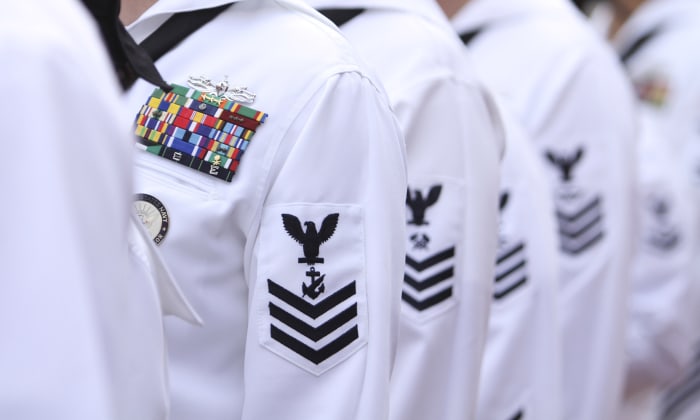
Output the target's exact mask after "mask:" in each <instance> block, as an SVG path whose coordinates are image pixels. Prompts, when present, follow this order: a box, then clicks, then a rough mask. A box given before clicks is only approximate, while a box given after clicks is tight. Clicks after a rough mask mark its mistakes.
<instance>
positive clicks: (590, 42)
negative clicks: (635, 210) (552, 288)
mask: <svg viewBox="0 0 700 420" xmlns="http://www.w3.org/2000/svg"><path fill="white" fill-rule="evenodd" d="M452 22H453V26H454V27H455V29H456V30H457V32H458V33H460V34H462V35H464V36H465V37H466V36H467V35H469V34H471V36H472V39H471V42H469V47H470V48H471V50H472V51H473V54H474V56H475V61H476V63H477V65H478V66H479V70H480V74H481V75H483V77H484V78H485V80H486V81H487V82H488V85H489V86H491V87H492V88H494V89H495V90H497V93H501V94H502V95H503V96H504V98H505V99H506V101H507V103H509V104H511V105H512V106H513V107H514V108H513V109H514V111H515V113H516V115H517V116H518V117H519V118H521V122H522V123H523V125H524V128H525V129H526V131H527V133H528V134H529V135H530V136H531V138H532V140H533V141H534V143H535V145H536V146H537V148H538V150H539V154H540V156H541V157H542V159H544V161H545V165H546V166H547V168H548V171H547V172H548V175H549V179H550V182H551V184H550V185H551V191H552V194H553V195H554V197H555V205H556V206H557V216H558V222H559V241H560V251H561V252H560V257H561V259H560V294H559V296H560V297H561V298H560V304H561V305H560V308H561V311H560V316H561V319H562V343H563V358H562V369H563V386H562V389H563V391H564V404H563V410H564V413H563V418H566V419H572V420H573V419H581V420H590V419H601V420H608V419H614V418H615V416H616V414H617V409H618V403H619V401H620V393H621V391H622V379H623V369H624V327H625V326H624V321H625V316H626V299H627V293H628V282H629V276H630V259H631V257H632V246H633V234H632V229H631V228H632V223H633V221H632V220H631V219H630V217H629V215H630V214H631V212H632V205H633V200H634V188H633V185H634V184H633V183H634V174H633V172H634V157H635V153H634V152H631V151H633V150H634V147H635V146H634V144H633V141H634V138H635V135H636V132H635V118H634V98H633V95H632V92H631V89H629V87H628V85H627V82H626V80H625V76H624V74H623V73H622V70H621V68H620V67H619V64H618V62H617V58H616V57H615V56H614V55H613V54H612V53H611V52H610V51H607V50H606V47H605V46H604V44H603V43H602V40H600V39H599V38H598V37H597V36H596V35H595V34H593V33H592V31H591V30H589V29H588V28H587V27H586V23H585V22H584V21H583V19H582V18H581V17H580V16H578V12H577V11H576V10H575V9H574V8H573V6H572V5H571V4H569V3H568V2H566V1H563V0H520V1H507V0H472V1H471V2H469V3H468V4H467V5H466V6H465V7H463V8H462V9H461V10H460V11H459V12H458V13H457V14H456V15H455V16H453V19H452ZM514 69H517V70H514ZM516 72H517V77H516ZM603 98H604V99H603ZM542 369H547V367H546V366H544V367H542Z"/></svg>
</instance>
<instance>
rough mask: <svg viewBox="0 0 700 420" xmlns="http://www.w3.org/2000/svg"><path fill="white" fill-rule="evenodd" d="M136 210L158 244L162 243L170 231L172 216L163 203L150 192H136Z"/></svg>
mask: <svg viewBox="0 0 700 420" xmlns="http://www.w3.org/2000/svg"><path fill="white" fill-rule="evenodd" d="M134 211H135V212H136V215H137V216H138V218H139V220H141V223H143V226H144V227H145V228H146V231H147V232H148V234H149V235H151V239H153V242H155V243H156V245H160V243H161V242H163V239H165V235H166V234H167V233H168V226H169V224H170V217H169V216H168V210H167V209H166V208H165V206H164V205H163V203H161V202H160V200H158V199H157V198H155V197H154V196H152V195H149V194H136V195H135V196H134Z"/></svg>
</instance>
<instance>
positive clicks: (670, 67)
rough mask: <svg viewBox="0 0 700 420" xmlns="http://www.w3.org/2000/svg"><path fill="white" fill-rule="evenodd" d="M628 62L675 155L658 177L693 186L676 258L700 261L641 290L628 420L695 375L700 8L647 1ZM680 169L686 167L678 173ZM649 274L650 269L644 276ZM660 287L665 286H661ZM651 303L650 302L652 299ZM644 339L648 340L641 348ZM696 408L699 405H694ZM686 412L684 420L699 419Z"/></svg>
mask: <svg viewBox="0 0 700 420" xmlns="http://www.w3.org/2000/svg"><path fill="white" fill-rule="evenodd" d="M610 17H611V14H610V10H609V9H608V8H607V7H603V5H599V6H598V7H596V8H595V9H594V11H593V14H592V20H593V23H594V24H595V25H596V27H598V29H599V30H600V31H601V33H606V32H608V27H609V22H610ZM611 42H612V44H613V46H614V47H615V49H616V51H617V52H618V54H620V56H621V57H622V58H623V60H624V63H625V66H626V69H627V71H628V74H629V76H630V78H631V79H632V81H633V83H634V86H635V88H636V91H637V94H638V97H639V99H640V100H641V102H642V106H643V108H644V111H645V115H648V116H649V118H650V119H653V124H654V125H655V126H656V127H658V128H659V130H660V131H659V133H660V134H661V136H662V138H661V140H662V141H663V142H664V147H666V148H668V149H670V150H669V152H667V154H670V156H669V158H670V159H669V160H667V161H666V165H665V166H664V167H663V168H659V169H657V171H661V172H663V173H664V174H666V176H675V177H676V178H678V176H679V172H680V173H681V175H680V176H681V179H680V180H678V179H676V180H675V184H676V185H679V186H680V185H683V184H684V183H685V184H687V183H690V184H691V188H692V190H693V191H690V192H688V191H685V192H683V194H682V197H679V198H678V199H677V200H676V202H675V203H674V206H685V207H688V206H689V207H690V209H688V210H687V211H691V212H693V214H691V219H690V220H689V221H688V222H685V224H684V225H683V226H681V231H682V232H683V236H685V238H683V239H684V242H685V245H684V246H682V247H678V249H676V250H674V254H679V252H681V251H682V249H683V248H687V247H688V246H690V247H691V248H692V249H691V250H690V251H689V253H690V255H687V257H688V258H689V259H690V260H691V261H692V260H693V259H694V260H695V265H694V266H693V267H688V266H687V264H688V261H687V259H688V258H687V259H686V260H685V261H684V260H682V259H680V256H677V257H675V258H673V259H671V258H664V259H663V261H659V262H658V263H664V264H667V265H668V264H671V263H674V262H675V263H676V264H680V265H679V266H678V267H677V268H676V271H680V270H682V271H681V272H680V275H678V274H676V275H675V276H669V275H668V273H666V275H664V276H663V277H661V276H659V277H658V278H657V281H656V285H655V287H653V288H651V287H649V286H648V285H647V287H636V286H635V289H634V291H635V292H636V293H635V294H639V297H638V298H637V299H635V303H634V305H633V310H634V312H633V314H632V322H633V325H634V326H636V327H635V328H634V330H633V332H636V337H631V338H633V339H634V340H631V341H630V343H629V345H628V347H629V348H628V352H629V353H630V357H631V363H630V374H629V375H628V387H627V388H628V392H629V393H630V394H631V395H629V396H628V398H627V401H626V410H627V412H628V413H629V414H628V415H629V416H630V418H633V417H634V418H638V417H639V414H638V412H640V411H642V412H643V411H646V412H647V414H648V412H649V411H650V409H649V407H650V406H651V405H653V404H652V400H653V398H652V396H653V394H654V393H655V390H658V388H659V387H661V386H663V385H667V384H668V383H669V382H670V381H674V380H677V379H678V376H679V374H680V372H682V371H683V370H686V371H687V372H688V373H689V374H690V370H693V371H695V370H696V369H688V367H687V363H688V362H689V360H690V359H691V358H692V357H691V355H692V349H693V345H694V344H695V343H696V342H697V338H698V333H700V328H699V325H698V321H697V320H698V317H699V316H700V314H698V308H699V307H700V305H698V296H699V294H698V285H700V283H698V273H699V271H698V266H697V265H698V261H697V252H698V243H697V242H698V237H699V233H700V232H698V229H697V223H698V214H697V209H698V203H700V200H699V198H700V129H699V125H698V123H699V122H700V80H698V78H697V72H698V71H699V70H700V57H698V56H697V54H693V53H692V51H693V49H694V48H695V46H696V45H697V44H698V42H700V5H698V3H697V2H696V1H692V0H664V1H660V0H649V1H646V2H644V3H643V4H642V5H641V6H640V7H639V8H638V9H637V10H635V12H634V13H633V14H632V16H631V17H630V18H629V19H628V20H627V21H626V22H625V24H624V25H623V26H622V27H621V28H620V29H619V31H618V32H617V33H616V34H615V36H614V38H613V39H611ZM678 162H681V164H680V165H679V164H678ZM660 164H663V162H660V161H659V159H657V158H652V159H649V160H648V161H647V165H652V166H651V168H653V167H654V165H655V166H658V165H660ZM643 271H644V272H648V271H649V270H648V269H645V270H643ZM662 279H663V281H661V280H662ZM652 297H653V299H652ZM642 339H644V340H642ZM698 378H700V377H699V376H697V374H695V375H692V374H690V376H689V377H688V378H687V379H686V381H685V384H682V385H680V386H678V387H677V389H676V390H674V391H673V393H672V394H671V395H669V396H668V398H667V401H666V402H665V403H664V404H663V406H664V408H662V410H663V411H665V413H664V416H667V418H669V419H670V418H676V417H677V416H679V415H680V414H681V413H683V412H684V411H685V410H688V408H687V407H688V406H689V405H692V404H694V403H693V401H695V402H697V401H698V398H697V395H698V393H697V390H698V389H699V388H700V387H698V386H697V382H698ZM696 405H697V404H696ZM692 411H693V410H689V411H688V413H686V414H685V415H686V416H687V417H682V418H688V419H691V418H693V419H694V418H696V417H695V416H694V415H693V414H692Z"/></svg>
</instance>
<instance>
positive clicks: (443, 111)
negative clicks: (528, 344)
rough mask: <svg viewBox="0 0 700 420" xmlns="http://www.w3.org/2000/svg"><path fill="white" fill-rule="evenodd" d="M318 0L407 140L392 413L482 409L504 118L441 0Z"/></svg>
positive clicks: (459, 415) (455, 415)
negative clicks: (376, 82)
mask: <svg viewBox="0 0 700 420" xmlns="http://www.w3.org/2000/svg"><path fill="white" fill-rule="evenodd" d="M308 2H309V3H310V4H311V5H312V6H314V7H315V8H316V9H317V10H319V11H321V12H322V13H323V14H325V15H326V16H328V17H329V18H331V20H334V21H335V22H336V23H337V24H339V25H340V29H341V31H342V32H343V35H345V36H346V37H347V38H348V39H349V40H350V42H351V43H352V44H353V46H354V47H356V48H357V49H358V51H359V52H360V54H361V55H362V56H363V57H364V58H365V59H366V61H367V62H368V64H369V65H370V66H371V67H373V68H374V69H375V71H376V72H377V74H378V76H379V78H380V80H381V81H382V83H383V84H384V86H385V88H386V90H387V93H388V95H389V99H390V102H391V104H392V108H393V109H394V111H395V112H396V115H397V117H398V120H399V123H400V125H401V128H402V130H403V133H404V136H405V139H406V151H407V159H408V180H409V182H408V193H407V199H406V217H405V221H406V222H407V231H406V237H405V239H404V241H405V246H406V271H405V275H404V277H403V278H404V282H403V291H402V312H401V324H400V329H399V341H398V350H397V359H396V363H395V364H394V368H393V374H392V379H391V415H390V418H391V419H395V420H409V419H416V420H419V419H427V418H439V419H444V420H449V419H454V420H457V419H473V418H475V417H474V415H475V407H476V397H477V391H478V383H479V370H480V368H481V363H482V353H483V348H484V343H485V340H486V324H487V319H488V314H489V306H490V301H491V294H492V289H493V286H492V283H493V280H492V279H493V274H494V266H493V261H494V260H495V253H496V238H497V217H498V210H497V202H498V185H499V184H498V178H499V177H498V174H499V164H498V160H499V153H500V152H501V150H502V147H503V139H502V128H501V126H500V121H499V119H498V118H499V117H498V115H496V114H494V111H495V110H494V109H493V107H492V103H491V102H490V98H489V97H488V96H487V95H486V94H485V92H484V90H483V88H482V86H481V85H480V84H479V83H478V81H477V80H476V78H475V76H474V73H473V68H474V65H473V64H472V63H470V62H469V61H467V59H466V58H465V56H464V53H463V47H462V45H461V43H460V41H459V39H458V38H457V36H456V34H455V33H454V31H453V30H452V28H451V26H450V23H449V21H448V20H447V19H446V18H445V16H444V14H443V13H442V11H441V10H440V8H439V7H438V5H437V4H436V3H435V1H434V0H308ZM343 17H344V19H343ZM380 33H381V34H383V35H382V36H381V37H380V38H378V37H377V34H380ZM415 51H420V53H415Z"/></svg>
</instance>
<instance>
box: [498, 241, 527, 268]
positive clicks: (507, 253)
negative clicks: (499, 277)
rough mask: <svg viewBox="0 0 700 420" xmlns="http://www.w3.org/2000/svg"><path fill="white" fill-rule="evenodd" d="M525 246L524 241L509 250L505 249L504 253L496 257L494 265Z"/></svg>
mask: <svg viewBox="0 0 700 420" xmlns="http://www.w3.org/2000/svg"><path fill="white" fill-rule="evenodd" d="M524 248H525V244H524V243H522V242H521V243H519V244H518V245H516V246H515V247H513V248H512V249H511V250H509V251H507V252H506V253H505V254H502V255H500V256H499V257H498V259H497V260H496V265H498V264H500V263H502V262H503V261H505V260H507V259H508V258H510V257H512V256H513V255H515V254H517V253H518V252H520V251H522V250H523V249H524Z"/></svg>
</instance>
